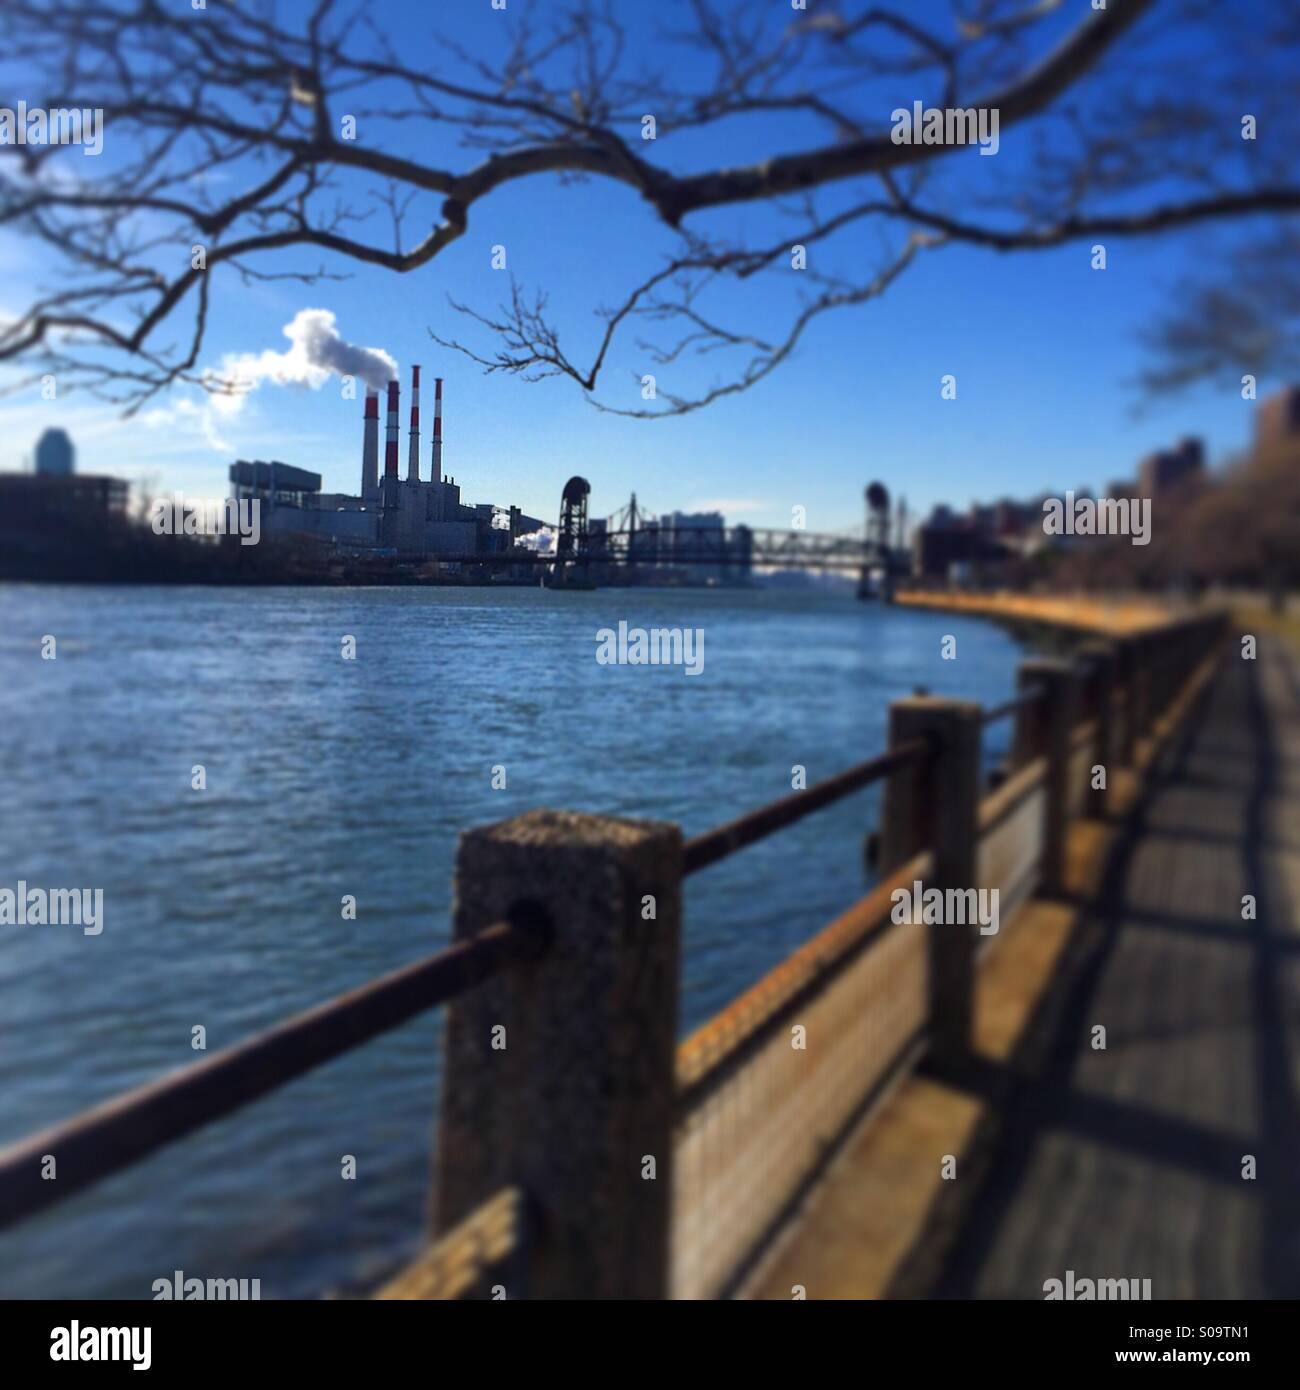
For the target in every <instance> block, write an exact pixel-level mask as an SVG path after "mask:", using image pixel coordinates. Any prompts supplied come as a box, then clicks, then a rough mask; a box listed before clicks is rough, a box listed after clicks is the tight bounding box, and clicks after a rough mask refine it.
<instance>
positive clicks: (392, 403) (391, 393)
mask: <svg viewBox="0 0 1300 1390" xmlns="http://www.w3.org/2000/svg"><path fill="white" fill-rule="evenodd" d="M401 389H402V388H401V386H400V385H399V384H398V383H397V382H395V381H390V382H389V383H388V439H387V442H386V444H385V446H384V477H385V478H396V477H397V476H398V474H397V397H398V395H399V393H400V392H401Z"/></svg>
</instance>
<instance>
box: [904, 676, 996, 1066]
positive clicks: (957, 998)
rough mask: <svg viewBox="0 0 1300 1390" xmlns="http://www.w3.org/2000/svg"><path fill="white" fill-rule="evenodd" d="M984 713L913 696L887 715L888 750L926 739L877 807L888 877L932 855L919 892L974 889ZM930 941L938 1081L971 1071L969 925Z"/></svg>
mask: <svg viewBox="0 0 1300 1390" xmlns="http://www.w3.org/2000/svg"><path fill="white" fill-rule="evenodd" d="M981 715H982V710H981V709H980V706H979V705H977V704H975V703H974V702H972V701H969V700H945V699H939V698H937V697H935V696H929V695H913V696H909V697H907V698H906V699H902V700H895V701H894V702H893V703H892V704H891V705H890V707H889V744H890V747H891V748H896V747H898V746H899V745H900V744H903V743H908V742H910V741H911V740H913V739H915V738H918V737H927V738H929V739H930V740H931V741H932V743H933V746H934V750H935V751H934V755H933V756H932V757H931V758H930V759H929V760H928V761H926V762H924V763H922V764H920V765H919V766H918V765H914V766H913V767H910V768H905V769H903V770H902V771H900V772H898V773H896V774H894V776H893V777H891V778H890V779H889V782H888V783H887V784H886V788H885V796H884V804H883V821H884V823H883V826H882V856H881V858H882V864H881V867H882V869H883V870H884V871H885V872H886V873H888V872H890V871H892V870H894V869H896V868H898V867H899V865H900V864H904V863H906V862H907V860H908V859H910V858H912V856H913V855H915V854H916V853H918V852H919V851H920V850H921V849H924V848H926V847H929V848H930V849H932V850H933V851H934V869H933V872H932V874H931V877H930V880H929V881H928V882H927V883H925V884H924V887H925V888H938V889H941V890H943V891H944V892H945V893H946V891H947V890H948V889H950V888H951V889H958V890H963V891H964V890H966V889H975V888H977V887H978V849H979V840H978V808H979V796H980V735H981V732H982V724H981ZM925 930H926V932H927V933H928V937H927V951H928V953H929V976H930V998H929V1005H928V1015H929V1021H930V1062H931V1065H932V1066H933V1067H934V1069H935V1070H936V1071H938V1072H939V1073H941V1074H943V1073H960V1072H962V1071H964V1070H966V1069H967V1067H968V1066H969V1063H970V1058H971V1052H972V1046H973V1038H974V992H975V944H976V939H977V933H978V927H977V926H976V925H975V924H974V923H971V922H966V923H961V924H956V923H947V922H937V923H933V924H930V925H929V926H927V927H925Z"/></svg>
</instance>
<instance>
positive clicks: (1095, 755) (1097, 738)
mask: <svg viewBox="0 0 1300 1390" xmlns="http://www.w3.org/2000/svg"><path fill="white" fill-rule="evenodd" d="M1081 654H1082V655H1083V656H1085V657H1086V658H1087V659H1088V660H1090V661H1091V662H1092V667H1093V670H1092V689H1093V692H1094V698H1093V701H1092V712H1093V717H1094V718H1095V720H1096V733H1095V734H1094V736H1093V743H1092V762H1093V766H1094V767H1096V766H1098V765H1100V766H1101V767H1102V768H1104V769H1105V772H1106V782H1105V785H1104V786H1101V787H1094V786H1093V785H1092V779H1091V777H1089V783H1088V793H1087V799H1086V801H1085V803H1084V804H1085V806H1086V807H1087V812H1088V815H1089V816H1090V817H1092V818H1093V819H1094V820H1101V819H1104V818H1105V815H1106V810H1107V807H1108V805H1109V798H1110V785H1111V782H1112V780H1113V778H1114V775H1115V768H1114V760H1115V754H1116V750H1117V747H1118V740H1117V738H1116V734H1117V732H1118V729H1117V720H1116V718H1115V679H1116V671H1117V669H1118V664H1119V654H1118V652H1117V650H1116V648H1115V645H1114V644H1113V643H1111V642H1102V641H1097V642H1087V643H1085V644H1084V646H1083V648H1082V653H1081Z"/></svg>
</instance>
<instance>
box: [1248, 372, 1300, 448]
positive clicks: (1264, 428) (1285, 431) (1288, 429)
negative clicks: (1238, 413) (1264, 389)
mask: <svg viewBox="0 0 1300 1390" xmlns="http://www.w3.org/2000/svg"><path fill="white" fill-rule="evenodd" d="M1297 437H1300V386H1284V387H1283V388H1282V389H1281V390H1280V391H1275V392H1274V393H1273V394H1272V395H1271V396H1266V397H1265V398H1264V399H1263V400H1262V401H1260V403H1259V405H1258V407H1257V408H1256V410H1255V447H1256V448H1257V449H1265V448H1269V447H1271V446H1272V445H1275V444H1283V443H1285V442H1287V441H1288V440H1293V439H1296V438H1297Z"/></svg>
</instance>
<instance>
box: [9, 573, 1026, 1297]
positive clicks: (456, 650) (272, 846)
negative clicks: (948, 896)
mask: <svg viewBox="0 0 1300 1390" xmlns="http://www.w3.org/2000/svg"><path fill="white" fill-rule="evenodd" d="M620 619H625V620H626V621H627V622H628V623H629V624H630V625H633V626H635V625H640V626H643V627H647V628H648V627H662V626H684V627H685V626H689V627H695V628H700V629H702V630H703V632H704V634H705V664H704V671H703V673H702V674H701V675H699V676H698V677H689V676H686V675H685V674H684V673H683V671H682V670H681V669H680V668H672V667H659V668H654V667H616V666H600V665H598V664H597V663H596V661H595V652H596V640H595V636H596V631H597V629H598V628H601V627H605V626H609V627H616V626H617V624H618V622H619V620H620ZM945 633H953V634H955V635H956V636H957V639H958V659H957V660H956V661H942V660H940V657H939V647H940V638H941V637H942V635H943V634H945ZM45 634H51V635H53V636H55V637H56V638H57V641H58V648H57V650H58V656H57V659H56V660H54V661H44V660H42V659H41V658H40V642H41V638H42V636H44V635H45ZM349 634H350V635H353V636H355V638H356V642H357V659H356V660H355V661H344V660H342V658H341V644H342V639H343V637H344V636H345V635H349ZM1016 655H1017V649H1016V647H1015V645H1014V643H1013V642H1012V640H1011V639H1010V638H1009V637H1008V636H1007V635H1006V634H1004V633H1002V632H1001V631H999V630H997V629H995V628H992V627H990V626H985V625H983V624H981V623H978V622H975V621H971V620H968V619H961V618H956V617H951V616H944V615H939V614H931V613H919V612H908V611H905V610H901V609H894V608H882V607H880V606H878V605H873V604H861V603H857V602H856V601H854V600H853V599H851V598H847V597H844V598H841V597H838V596H834V597H832V596H825V595H812V594H794V593H789V592H779V591H766V592H752V593H751V592H724V591H706V590H694V591H675V592H668V591H652V590H601V591H597V592H594V593H568V594H556V593H551V592H548V591H544V590H540V589H506V590H501V591H497V592H485V591H483V590H478V589H442V590H437V589H413V588H406V589H346V590H344V589H332V590H320V589H311V590H299V589H279V590H218V589H199V588H194V589H154V590H149V589H103V588H101V589H91V588H83V589H76V588H41V587H28V586H20V585H0V774H2V776H3V787H4V794H3V799H2V800H0V887H9V888H15V887H16V886H17V882H18V880H19V879H25V880H27V882H28V883H29V884H33V885H39V886H45V887H64V886H66V887H100V888H103V890H104V920H105V926H104V930H103V932H102V934H101V935H99V936H96V937H87V936H84V935H82V933H81V932H80V931H79V930H77V929H76V928H74V927H47V926H21V927H19V926H0V1096H3V1105H2V1106H0V1143H3V1142H9V1141H11V1140H13V1139H16V1138H19V1137H21V1136H23V1135H25V1134H27V1133H29V1132H30V1131H32V1130H34V1129H37V1128H39V1127H42V1126H44V1125H47V1124H51V1123H54V1122H56V1121H58V1120H61V1119H63V1118H65V1117H67V1116H69V1115H71V1114H73V1113H74V1112H76V1111H78V1110H79V1109H82V1108H83V1107H85V1106H88V1105H90V1104H93V1103H96V1102H98V1101H101V1100H104V1099H105V1098H107V1097H109V1096H111V1095H113V1094H114V1093H116V1092H118V1091H119V1090H121V1089H123V1088H125V1087H128V1086H133V1085H136V1084H139V1083H140V1082H142V1081H146V1080H149V1079H151V1078H153V1077H156V1076H158V1075H160V1074H161V1073H163V1072H165V1071H168V1070H171V1069H173V1068H176V1067H183V1066H186V1065H189V1064H190V1063H191V1062H193V1061H194V1060H196V1057H197V1055H198V1054H196V1053H194V1052H193V1051H192V1050H191V1048H190V1039H191V1030H192V1028H194V1027H195V1026H196V1025H200V1024H201V1025H203V1027H205V1028H206V1030H207V1041H208V1048H209V1052H211V1051H214V1050H216V1049H218V1048H221V1047H225V1046H228V1045H229V1044H231V1043H233V1042H236V1041H239V1040H240V1039H242V1038H244V1037H246V1036H247V1035H248V1034H249V1033H251V1032H253V1031H254V1030H256V1029H260V1028H264V1027H266V1026H268V1025H270V1024H272V1023H275V1022H277V1021H279V1020H280V1019H282V1018H283V1017H284V1016H285V1015H286V1014H288V1013H290V1012H292V1011H294V1010H297V1009H301V1008H303V1007H306V1006H307V1005H310V1004H314V1003H317V1002H320V1001H322V1000H324V999H326V998H328V997H330V996H332V995H334V994H336V993H339V992H340V991H342V990H344V989H347V988H349V987H351V986H354V985H357V984H360V983H363V982H364V981H366V980H369V979H371V978H372V977H374V976H375V975H378V974H380V973H382V972H384V971H386V970H390V969H392V968H394V967H396V966H398V965H401V964H403V963H405V962H407V961H409V960H412V959H415V958H417V957H419V956H421V955H423V954H425V953H427V952H429V951H430V950H433V949H436V948H437V946H438V945H439V944H441V943H442V942H444V941H445V940H446V938H447V930H448V929H447V921H448V907H449V898H450V881H451V866H452V859H453V854H454V849H455V839H456V832H457V831H458V830H460V829H462V828H464V827H466V826H470V825H474V824H480V823H483V822H486V821H492V820H498V819H502V818H504V817H507V816H511V815H515V814H517V813H519V812H521V811H524V810H527V809H529V808H531V807H535V806H554V807H561V808H574V809H579V810H589V811H599V812H608V813H612V814H617V815H625V816H646V817H650V818H654V819H665V820H676V821H679V822H680V823H681V824H682V825H683V827H684V829H685V830H686V832H687V833H688V834H690V833H695V832H698V831H700V830H704V829H707V828H708V827H710V826H712V825H714V824H717V823H718V822H720V821H723V820H728V819H730V818H731V817H732V816H734V815H736V814H739V813H740V812H742V811H745V810H750V809H753V808H754V807H756V806H758V805H761V804H762V803H764V802H767V801H771V800H773V799H774V798H776V797H779V796H782V795H784V794H786V793H787V792H789V790H790V784H791V768H792V766H794V765H795V764H802V765H803V766H804V767H806V769H807V776H808V780H809V782H810V783H811V782H813V781H816V780H817V779H819V778H821V777H824V776H827V775H829V774H831V773H833V772H836V771H838V770H840V769H842V768H843V767H845V766H847V765H849V764H850V763H853V762H856V761H858V760H860V759H862V758H865V757H870V756H872V755H873V754H875V753H877V752H879V751H880V750H881V749H882V748H883V747H884V740H885V728H886V718H887V705H888V702H889V700H890V699H892V698H894V697H895V696H898V695H902V694H907V693H909V692H910V691H911V690H912V689H913V688H914V687H915V686H916V685H918V684H923V685H925V686H927V687H928V688H929V689H931V690H932V691H934V692H935V693H951V694H960V695H963V696H966V697H969V698H972V699H979V700H985V701H996V700H1000V699H1003V698H1005V697H1006V696H1007V695H1008V694H1009V693H1010V691H1011V689H1012V686H1013V671H1014V665H1015V660H1016ZM998 751H1000V750H999V747H998V745H997V744H996V743H995V744H993V746H992V747H991V749H989V750H986V756H992V755H994V754H996V753H997V752H998ZM196 763H201V764H203V766H204V767H205V768H206V772H207V790H206V791H202V792H198V791H193V790H191V785H190V784H191V768H192V767H193V765H194V764H196ZM496 765H503V766H504V767H505V769H506V780H507V785H506V788H505V789H504V790H493V789H492V768H493V767H494V766H496ZM874 815H875V792H874V791H868V792H865V793H861V794H859V795H857V796H854V797H852V798H850V799H848V800H847V801H845V802H843V803H840V804H839V805H837V806H835V807H833V808H830V809H828V810H825V811H822V812H819V813H818V814H816V815H814V816H812V817H810V818H808V819H807V820H805V821H803V822H801V823H800V824H799V825H797V826H795V827H793V828H791V829H790V830H787V831H785V832H782V833H781V834H779V835H777V836H776V837H775V838H773V839H771V840H768V841H766V842H764V843H762V844H761V845H758V846H756V847H754V848H752V849H750V850H748V851H746V852H745V853H744V854H741V855H739V856H737V857H736V858H734V859H732V860H730V861H727V862H725V863H723V864H721V865H719V866H717V867H715V868H713V869H710V870H709V871H708V872H706V873H704V874H702V875H699V876H698V877H697V878H695V879H692V880H691V882H690V884H689V887H688V891H687V894H686V909H687V910H686V938H685V951H684V957H685V968H684V981H683V1026H684V1027H690V1026H692V1025H694V1024H696V1023H698V1022H700V1021H701V1020H703V1019H704V1018H707V1017H708V1016H709V1015H710V1014H711V1013H712V1012H713V1011H714V1010H716V1009H717V1008H718V1007H719V1006H720V1005H722V1004H723V1003H725V1002H726V1001H727V1000H729V999H730V998H731V997H732V996H733V995H734V994H736V993H737V992H738V991H739V990H740V989H741V988H743V987H744V986H745V985H746V984H748V983H750V982H751V981H752V980H754V979H755V978H757V977H758V976H759V975H761V974H762V973H763V971H764V970H766V969H767V968H768V967H770V966H771V965H773V964H774V963H775V962H776V961H778V960H779V959H780V958H781V957H782V956H784V955H785V954H786V953H787V952H788V951H789V950H790V948H791V947H792V946H794V945H795V944H796V943H798V942H799V941H801V940H803V939H805V938H806V937H807V936H809V935H810V934H811V933H812V932H813V931H815V930H816V929H817V928H818V927H819V926H821V925H823V924H824V923H825V922H826V921H827V920H829V918H830V917H832V916H833V915H835V914H836V913H837V912H838V911H840V910H842V909H843V908H844V907H845V906H846V905H847V904H848V903H849V902H851V901H852V900H853V899H854V898H855V897H856V896H857V895H858V894H859V893H860V892H861V891H862V888H863V886H864V882H865V880H864V874H863V868H862V838H863V835H864V833H865V832H866V831H867V830H868V829H870V828H871V827H872V825H873V824H874ZM344 894H353V895H355V896H356V898H357V901H358V916H357V920H356V921H352V922H350V921H344V920H343V919H342V916H341V911H340V900H341V898H342V897H343V895H344ZM439 1022H440V1019H439V1015H437V1014H431V1015H428V1016H426V1017H424V1018H421V1019H419V1020H417V1021H416V1022H414V1023H411V1024H408V1025H406V1026H405V1027H403V1028H401V1029H399V1030H397V1031H396V1032H395V1033H393V1034H391V1035H389V1036H387V1037H385V1038H382V1039H380V1040H378V1041H377V1042H374V1043H371V1044H369V1045H367V1046H366V1047H364V1048H362V1049H360V1050H358V1051H357V1052H354V1053H352V1054H351V1055H349V1056H347V1057H345V1058H343V1059H341V1060H340V1061H338V1062H335V1063H333V1064H331V1065H330V1066H328V1067H325V1068H323V1069H322V1070H321V1071H319V1072H317V1073H315V1074H313V1075H312V1076H309V1077H307V1078H305V1079H304V1080H302V1081H299V1082H296V1083H294V1084H293V1085H291V1086H289V1087H287V1088H285V1089H283V1090H281V1091H278V1092H276V1093H274V1094H273V1095H271V1096H269V1097H268V1098H266V1099H264V1100H262V1101H260V1102H258V1103H257V1104H256V1105H254V1106H251V1107H249V1108H248V1109H246V1110H244V1111H242V1112H239V1113H237V1114H235V1115H234V1116H232V1117H231V1118H230V1119H228V1120H225V1121H223V1122H221V1123H219V1124H217V1125H214V1126H212V1127H211V1128H209V1129H207V1130H204V1131H202V1132H201V1133H199V1134H198V1135H195V1136H193V1137H192V1138H190V1139H188V1140H186V1141H184V1142H182V1143H179V1144H176V1145H173V1146H172V1147H170V1148H168V1149H165V1150H164V1151H163V1152H161V1153H160V1154H158V1155H156V1156H155V1157H154V1158H152V1159H151V1160H149V1161H148V1162H145V1163H142V1164H140V1165H139V1166H137V1167H136V1168H134V1169H131V1170H129V1171H127V1172H125V1173H123V1174H120V1175H118V1176H117V1177H115V1178H113V1179H111V1180H109V1181H108V1182H105V1183H103V1184H102V1185H100V1186H99V1187H97V1188H95V1189H92V1190H90V1191H89V1192H86V1193H83V1194H82V1195H80V1196H79V1197H77V1198H74V1199H71V1200H70V1201H68V1202H67V1203H65V1204H64V1205H62V1206H60V1207H59V1208H57V1209H55V1210H54V1211H53V1212H51V1213H48V1214H46V1215H44V1216H42V1217H39V1218H36V1219H34V1220H32V1221H29V1222H27V1223H25V1224H23V1225H21V1226H18V1227H15V1228H13V1229H11V1230H10V1232H9V1233H8V1234H6V1235H4V1236H0V1296H2V1297H9V1298H13V1297H117V1298H148V1297H150V1296H151V1284H152V1282H153V1280H155V1279H159V1278H164V1277H168V1278H169V1277H170V1276H171V1274H172V1271H174V1270H176V1269H181V1270H183V1271H185V1272H186V1273H187V1274H189V1275H191V1276H193V1275H197V1276H200V1277H232V1278H233V1277H245V1278H260V1279H261V1281H262V1295H263V1297H277V1296H309V1295H313V1294H317V1293H321V1292H323V1291H327V1290H331V1289H346V1288H354V1287H357V1286H358V1285H359V1284H362V1283H364V1282H365V1281H367V1280H370V1279H373V1278H375V1277H376V1276H377V1275H379V1274H381V1273H383V1272H384V1271H386V1270H387V1269H388V1268H390V1267H391V1266H392V1265H393V1264H394V1263H395V1262H396V1261H398V1260H400V1259H401V1258H402V1257H404V1256H405V1255H407V1254H409V1253H410V1251H411V1250H412V1249H413V1248H414V1247H415V1244H416V1242H417V1241H418V1238H419V1235H420V1231H421V1225H422V1222H423V1220H424V1204H425V1197H426V1191H427V1187H428V1167H429V1151H430V1136H431V1126H432V1117H433V1114H434V1107H435V1104H436V1100H437V1084H438V1065H437V1053H438V1025H439ZM343 1154H353V1155H355V1156H356V1160H357V1171H358V1177H357V1180H356V1181H354V1182H345V1181H343V1180H342V1179H341V1177H340V1161H341V1156H342V1155H343Z"/></svg>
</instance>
